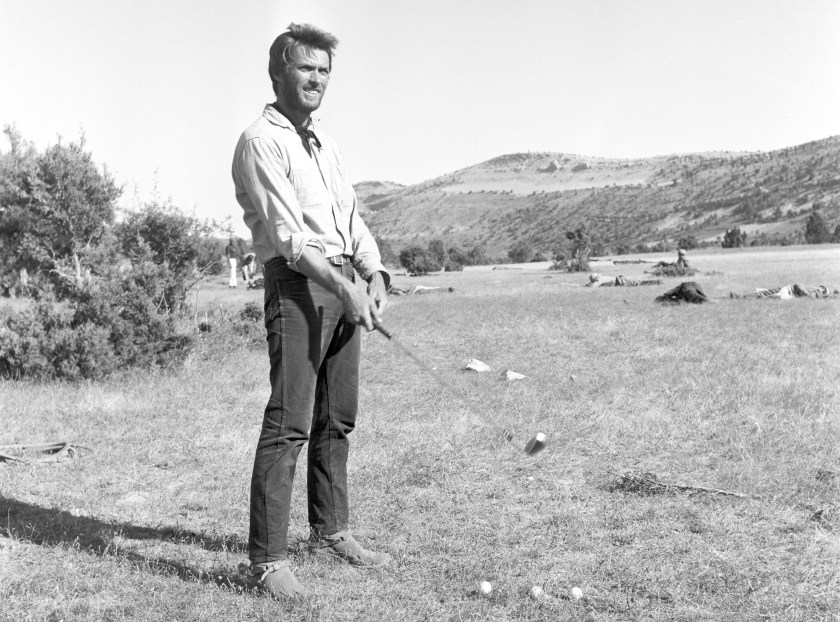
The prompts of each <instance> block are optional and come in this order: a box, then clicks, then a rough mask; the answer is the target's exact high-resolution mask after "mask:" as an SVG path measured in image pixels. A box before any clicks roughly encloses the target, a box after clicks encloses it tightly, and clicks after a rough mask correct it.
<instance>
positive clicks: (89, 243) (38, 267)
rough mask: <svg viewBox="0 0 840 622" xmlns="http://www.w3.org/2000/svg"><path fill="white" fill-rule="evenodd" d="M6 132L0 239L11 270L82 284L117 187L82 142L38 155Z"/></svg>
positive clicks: (1, 168)
mask: <svg viewBox="0 0 840 622" xmlns="http://www.w3.org/2000/svg"><path fill="white" fill-rule="evenodd" d="M4 133H5V134H6V136H7V138H8V140H9V142H10V144H11V149H10V151H9V152H8V153H4V154H2V157H0V160H2V164H0V172H1V173H2V177H3V182H2V186H1V187H0V201H2V216H0V238H2V247H3V251H4V252H6V253H7V255H8V256H12V257H14V258H15V259H14V262H13V265H12V266H11V268H12V269H21V268H25V269H26V270H27V271H29V272H33V273H37V272H48V273H50V274H52V275H56V276H59V277H64V278H68V279H71V280H73V281H75V282H76V283H81V282H82V281H83V280H84V278H85V275H86V273H87V271H88V270H89V268H90V265H89V262H88V260H87V256H88V254H89V253H90V251H91V249H92V248H93V247H94V246H95V245H96V244H97V243H98V241H99V238H100V237H101V236H102V234H103V232H104V230H105V227H107V225H109V224H110V223H112V222H113V220H114V212H115V205H116V200H117V198H118V197H119V195H120V193H121V190H120V188H118V187H117V186H116V184H115V183H114V181H113V179H112V178H111V176H110V174H109V173H108V171H107V170H105V169H103V170H102V171H100V170H99V169H98V168H97V167H96V166H95V165H94V163H93V161H92V157H91V154H90V153H89V152H87V151H86V150H85V142H84V139H81V140H79V141H78V142H71V143H69V144H63V143H60V142H59V143H58V144H57V145H53V146H52V147H49V148H47V149H46V150H45V151H44V152H43V153H37V151H36V150H35V148H34V147H33V146H32V145H31V144H30V143H27V142H26V141H24V140H23V139H22V138H21V136H20V134H19V133H18V132H17V131H16V130H15V129H14V128H11V127H9V126H6V127H5V129H4Z"/></svg>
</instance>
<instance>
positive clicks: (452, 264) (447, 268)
mask: <svg viewBox="0 0 840 622" xmlns="http://www.w3.org/2000/svg"><path fill="white" fill-rule="evenodd" d="M443 271H444V272H463V271H464V266H463V265H461V263H459V262H457V261H452V260H451V259H450V260H447V262H446V263H445V264H443Z"/></svg>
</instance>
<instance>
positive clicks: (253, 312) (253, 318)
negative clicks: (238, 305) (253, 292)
mask: <svg viewBox="0 0 840 622" xmlns="http://www.w3.org/2000/svg"><path fill="white" fill-rule="evenodd" d="M239 317H240V318H241V319H242V320H246V321H250V322H261V321H262V319H263V317H264V315H263V308H262V307H261V306H260V305H258V304H257V303H256V302H246V303H245V308H244V309H242V311H240V312H239Z"/></svg>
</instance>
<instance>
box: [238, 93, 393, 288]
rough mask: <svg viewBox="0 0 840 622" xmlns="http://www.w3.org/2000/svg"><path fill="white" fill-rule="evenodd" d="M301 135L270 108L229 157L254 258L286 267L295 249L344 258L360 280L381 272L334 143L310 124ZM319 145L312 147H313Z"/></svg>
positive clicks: (376, 251)
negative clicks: (281, 260) (310, 135)
mask: <svg viewBox="0 0 840 622" xmlns="http://www.w3.org/2000/svg"><path fill="white" fill-rule="evenodd" d="M306 129H307V130H310V131H312V132H314V134H315V136H316V137H317V141H314V140H312V139H308V138H306V137H305V136H301V135H300V134H299V133H298V132H297V130H296V129H295V126H294V125H293V124H292V122H291V121H289V120H288V119H287V118H286V117H284V116H283V115H282V114H281V113H280V112H279V111H278V110H277V109H276V108H274V106H272V105H271V104H268V105H266V107H265V109H264V110H263V113H262V116H261V117H260V118H259V119H257V120H256V121H255V122H254V123H253V124H252V125H251V126H250V127H249V128H248V129H246V130H245V131H244V132H243V133H242V136H241V137H240V138H239V142H238V143H237V145H236V150H235V152H234V156H233V183H234V186H235V187H236V200H237V201H238V202H239V205H241V206H242V210H243V212H244V213H243V216H242V217H243V220H244V221H245V224H246V225H247V226H248V228H249V229H250V230H251V235H252V236H253V241H254V251H256V253H257V257H259V259H260V261H262V262H263V263H268V261H270V260H271V259H274V258H275V257H278V256H280V257H284V258H285V259H286V260H287V261H288V262H289V265H290V266H291V267H292V268H295V264H296V263H297V261H298V260H299V259H300V256H301V254H302V253H303V249H304V248H306V247H307V246H314V247H316V248H318V249H320V250H321V252H322V253H323V254H324V256H325V257H334V256H336V255H348V256H351V257H352V258H353V267H354V268H355V269H356V271H357V272H358V273H359V274H360V275H361V276H362V278H364V279H369V278H370V276H371V275H372V274H373V273H374V272H377V271H381V272H383V273H384V276H385V282H386V284H387V283H388V281H389V280H390V278H389V275H388V272H387V271H386V270H385V267H384V266H383V265H382V259H381V257H380V255H379V249H378V248H377V246H376V242H375V241H374V239H373V235H371V233H370V231H369V230H368V228H367V226H366V225H365V223H364V222H362V219H361V217H360V216H359V212H358V209H357V204H356V193H355V191H354V190H353V186H352V184H351V183H350V181H349V180H348V179H347V176H346V175H345V172H344V168H343V167H342V164H341V153H340V152H339V150H338V146H337V145H336V144H335V141H334V140H333V139H332V138H331V137H330V136H329V135H327V134H326V133H325V132H323V131H322V130H321V129H320V128H319V127H318V125H317V124H316V123H314V122H310V123H309V125H307V126H306ZM318 142H320V143H321V145H320V147H318V146H317V143H318Z"/></svg>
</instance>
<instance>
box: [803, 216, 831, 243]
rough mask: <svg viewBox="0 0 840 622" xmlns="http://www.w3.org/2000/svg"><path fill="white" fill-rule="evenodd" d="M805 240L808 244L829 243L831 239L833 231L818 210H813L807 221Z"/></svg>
mask: <svg viewBox="0 0 840 622" xmlns="http://www.w3.org/2000/svg"><path fill="white" fill-rule="evenodd" d="M805 241H806V242H807V243H808V244H827V243H828V242H830V241H831V232H830V231H829V230H828V226H827V225H826V224H825V220H824V219H823V217H822V215H821V214H820V213H819V212H817V211H814V212H811V215H810V216H808V221H807V222H806V223H805Z"/></svg>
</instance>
